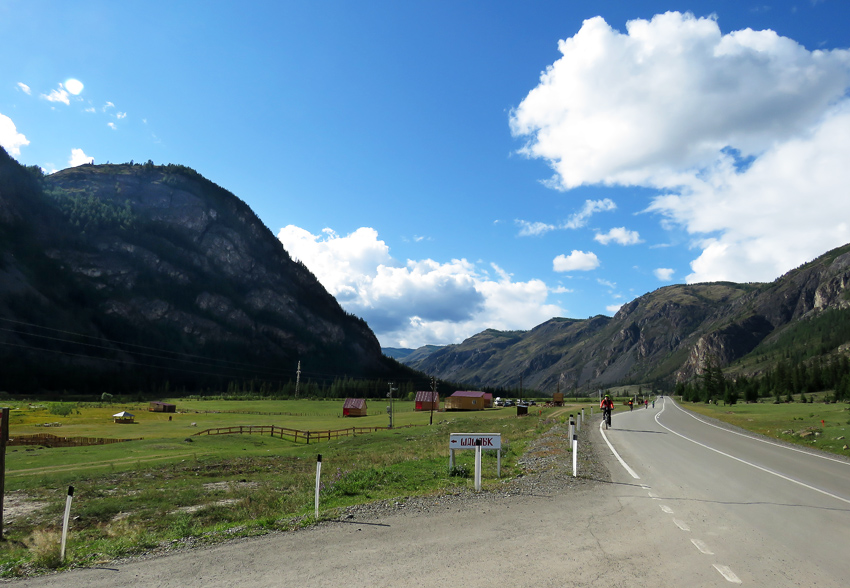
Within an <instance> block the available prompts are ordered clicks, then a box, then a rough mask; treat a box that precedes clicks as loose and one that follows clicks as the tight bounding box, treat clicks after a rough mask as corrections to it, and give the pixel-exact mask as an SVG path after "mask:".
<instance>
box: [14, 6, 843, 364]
mask: <svg viewBox="0 0 850 588" xmlns="http://www.w3.org/2000/svg"><path fill="white" fill-rule="evenodd" d="M848 23H850V3H848V2H846V1H844V0H799V1H796V2H747V1H746V0H745V1H740V0H738V1H728V2H724V1H715V2H707V1H706V2H703V1H692V2H641V1H633V2H606V1H595V2H568V1H560V2H555V1H525V2H499V1H488V2H485V1H481V2H473V1H468V2H467V1H464V2H458V1H457V0H454V1H448V2H443V1H439V0H430V1H428V2H418V1H410V2H396V1H387V2H365V1H358V2H354V1H350V2H347V1H320V2H287V1H278V2H244V3H236V2H217V1H212V0H205V1H181V2H173V1H169V2H160V1H149V2H136V3H126V2H113V1H92V0H81V1H78V2H73V3H70V2H63V1H59V0H56V1H46V0H0V38H2V39H3V40H4V47H5V50H4V51H3V52H2V54H0V82H2V83H0V144H2V145H3V146H4V147H5V148H6V149H7V151H9V152H10V153H11V154H12V155H13V156H14V157H15V158H16V159H17V160H18V161H20V162H21V163H23V164H27V165H39V166H42V167H43V168H44V169H45V170H46V171H48V172H51V171H55V170H59V169H63V168H66V167H69V166H71V165H77V164H79V163H81V162H85V161H90V160H94V162H95V163H106V162H112V163H119V162H126V161H130V160H135V161H147V160H149V159H151V160H153V161H154V162H155V163H157V164H165V163H181V164H184V165H188V166H191V167H193V168H195V169H196V170H198V171H199V172H200V173H202V174H203V175H205V176H206V177H208V178H210V179H211V180H213V181H214V182H216V183H218V184H219V185H221V186H223V187H225V188H227V189H228V190H230V191H232V192H233V193H234V194H236V195H237V196H239V197H240V198H242V199H243V200H244V201H246V202H247V203H248V204H249V205H250V206H251V207H252V208H253V209H254V210H255V211H256V212H257V214H258V215H259V217H260V218H261V219H262V220H263V222H264V223H265V224H266V225H267V226H268V228H269V229H270V230H271V231H272V232H273V233H274V234H275V235H277V236H278V237H279V238H280V240H281V241H282V242H283V244H284V246H285V247H286V248H287V250H288V251H290V253H291V254H292V255H293V256H294V257H296V258H298V259H300V260H302V261H303V262H304V263H305V264H306V265H307V266H308V267H309V268H310V269H311V270H312V271H313V272H314V273H315V274H316V276H317V277H318V278H319V279H320V281H322V283H323V284H324V285H325V286H326V287H327V288H328V290H329V291H331V293H333V294H334V295H335V296H336V297H337V299H338V300H339V301H340V303H341V304H342V305H343V306H344V307H345V308H346V309H347V310H348V311H350V312H352V313H354V314H357V315H358V316H362V317H363V318H365V319H366V320H367V322H368V323H369V324H370V326H371V327H372V329H373V330H374V331H375V333H376V334H377V335H378V338H379V339H380V341H381V343H382V345H384V346H393V347H417V346H420V345H424V344H446V343H455V342H459V341H461V340H463V339H464V338H466V337H469V336H471V335H473V334H475V333H477V332H480V331H481V330H483V329H485V328H497V329H529V328H532V327H534V326H536V325H537V324H540V323H542V322H543V321H545V320H547V319H549V318H551V317H553V316H566V317H573V318H586V317H589V316H593V315H596V314H608V315H613V314H614V313H615V312H616V311H617V309H618V308H619V307H620V306H621V305H622V304H624V303H626V302H628V301H630V300H632V299H634V298H635V297H637V296H640V295H642V294H645V293H647V292H650V291H652V290H655V289H657V288H659V287H662V286H665V285H669V284H680V283H692V282H702V281H715V280H732V281H739V282H746V281H770V280H773V279H775V278H776V277H778V276H780V275H782V274H783V273H785V272H786V271H788V270H790V269H792V268H794V267H797V266H798V265H800V264H801V263H804V262H806V261H809V260H811V259H813V258H814V257H816V256H818V255H820V254H821V253H823V252H825V251H827V250H829V249H831V248H833V247H837V246H839V245H843V244H845V243H847V242H850V226H848V222H850V198H848V197H847V196H848V188H850V166H848V165H847V162H848V161H850V102H848V88H849V87H850V52H848V47H850V27H848V26H847V24H848Z"/></svg>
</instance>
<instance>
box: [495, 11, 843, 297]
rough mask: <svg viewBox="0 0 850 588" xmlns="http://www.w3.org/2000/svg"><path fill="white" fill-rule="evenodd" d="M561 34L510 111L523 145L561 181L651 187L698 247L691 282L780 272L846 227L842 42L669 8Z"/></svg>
mask: <svg viewBox="0 0 850 588" xmlns="http://www.w3.org/2000/svg"><path fill="white" fill-rule="evenodd" d="M559 49H560V51H561V53H562V57H561V58H560V59H559V60H557V61H556V62H555V63H554V64H552V65H551V66H550V67H549V68H547V70H546V71H545V72H543V74H542V75H541V78H540V83H539V84H538V86H537V87H535V88H534V89H533V90H531V91H530V92H529V94H528V95H527V96H526V98H525V99H524V100H523V101H522V102H521V103H520V105H519V106H518V107H517V108H516V109H515V110H514V111H513V112H512V114H511V121H510V122H511V129H512V132H513V133H514V134H515V135H516V136H517V137H521V138H523V139H524V140H525V145H524V147H523V148H522V152H523V153H524V154H526V155H527V156H529V157H534V158H542V159H544V160H546V161H547V162H548V163H549V164H550V165H551V167H552V169H553V171H554V175H553V176H552V178H550V179H549V180H548V184H549V185H550V186H552V187H554V188H557V189H560V190H569V189H572V188H575V187H577V186H581V185H590V184H606V185H620V186H642V187H649V188H655V189H657V190H659V192H660V194H659V195H658V196H657V197H656V198H655V199H654V200H653V201H652V203H651V205H650V206H649V207H648V208H649V209H650V210H652V211H654V212H657V213H659V214H661V215H663V216H664V217H666V219H667V220H669V221H673V222H675V223H679V224H680V225H682V226H683V227H685V228H686V229H687V231H689V232H690V233H691V234H692V236H693V245H694V246H695V247H696V248H698V249H699V250H701V253H700V254H699V255H698V256H697V258H696V259H695V260H694V261H693V263H692V273H691V275H690V276H688V281H691V282H694V281H703V280H715V279H735V280H742V281H746V280H769V279H773V278H775V277H776V276H777V275H779V274H781V273H783V272H784V271H787V270H788V269H790V268H791V267H794V266H796V265H798V264H799V263H801V262H802V261H805V260H807V259H811V258H812V257H814V256H816V255H818V254H819V253H822V252H823V251H825V250H826V249H828V248H830V247H835V246H838V245H841V244H844V243H846V242H847V241H848V240H850V233H848V230H847V226H846V224H845V222H844V219H846V218H848V214H847V213H850V199H848V198H846V192H847V187H848V185H850V183H848V179H850V178H848V171H847V166H846V165H841V164H840V162H841V161H847V160H848V155H850V132H848V128H847V122H848V121H847V119H848V115H847V104H846V102H847V89H848V86H850V52H848V51H846V50H844V49H835V50H829V51H820V50H816V51H809V50H808V49H806V48H805V47H803V46H802V45H800V44H799V43H797V42H795V41H794V40H792V39H788V38H785V37H782V36H780V35H777V34H776V33H775V32H773V31H769V30H766V31H753V30H750V29H746V30H740V31H734V32H731V33H728V34H723V33H722V32H721V30H720V27H719V26H718V22H717V20H716V19H714V18H696V17H694V16H693V15H690V14H681V13H678V12H668V13H666V14H662V15H657V16H655V17H653V18H652V19H651V20H634V21H630V22H629V23H628V24H627V25H626V32H625V33H622V32H619V31H616V30H614V29H612V28H611V27H610V26H609V25H608V24H607V23H606V22H605V21H604V20H603V19H602V18H600V17H597V18H593V19H590V20H587V21H585V22H584V24H583V26H582V28H581V30H580V31H579V32H578V33H577V34H576V35H575V36H574V37H572V38H569V39H566V40H563V41H561V42H560V43H559Z"/></svg>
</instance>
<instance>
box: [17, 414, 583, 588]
mask: <svg viewBox="0 0 850 588" xmlns="http://www.w3.org/2000/svg"><path fill="white" fill-rule="evenodd" d="M171 402H173V403H174V404H176V405H177V411H178V412H177V414H172V415H170V416H171V417H172V418H171V420H169V418H168V417H169V415H168V414H164V413H152V412H148V410H147V405H132V406H130V405H117V404H116V405H108V406H100V405H90V406H88V405H73V406H72V407H68V406H59V405H51V404H47V405H34V404H29V403H12V409H13V410H11V413H10V434H11V436H12V437H14V436H15V435H25V434H37V433H50V434H53V435H57V436H63V437H64V436H68V437H75V436H85V437H109V438H138V437H143V438H144V439H143V440H141V441H130V442H126V443H114V444H110V445H97V446H88V447H73V448H53V449H47V448H37V447H27V446H11V447H8V448H7V454H6V506H7V509H6V513H7V514H6V525H5V536H6V537H7V538H8V539H9V540H8V541H6V542H5V543H3V544H0V575H2V576H7V577H8V576H20V575H23V574H27V573H31V572H33V571H38V570H42V569H47V568H62V567H68V566H75V565H90V564H92V563H95V562H99V561H107V560H109V559H111V558H115V557H119V556H121V555H127V554H132V553H138V552H141V551H146V550H150V549H152V548H156V547H158V546H162V545H167V544H171V543H172V542H178V543H181V542H185V541H186V540H187V538H192V539H193V540H194V541H201V542H215V541H221V540H223V539H226V538H229V537H233V536H245V535H253V534H258V533H264V532H267V531H268V530H270V529H289V528H292V527H294V526H299V525H303V524H309V523H310V522H311V521H313V520H315V515H314V491H315V478H316V460H317V455H318V454H321V455H322V458H323V470H322V491H321V514H320V518H326V517H332V516H335V513H336V512H337V511H336V510H335V509H338V508H340V507H344V506H348V505H351V504H356V503H361V502H365V501H372V500H384V499H400V500H404V499H405V498H406V497H409V496H417V495H430V494H436V493H442V492H455V491H457V490H459V489H462V488H471V487H472V484H473V480H472V479H471V472H472V471H473V458H474V452H472V451H460V452H457V454H456V467H455V470H454V471H453V472H449V470H448V454H449V449H448V439H449V434H450V433H457V432H471V433H474V432H488V433H501V434H502V440H503V441H502V444H503V448H502V478H503V479H505V478H509V477H512V476H514V475H516V474H517V473H518V472H519V470H518V469H517V466H516V461H517V458H518V457H520V456H521V455H522V454H523V452H524V451H525V448H526V446H527V444H528V442H529V440H530V439H532V438H534V437H535V436H536V435H538V434H540V433H542V432H543V431H545V430H546V429H547V428H548V427H549V426H551V424H552V423H553V422H554V420H556V419H561V420H562V419H564V418H566V416H567V414H568V413H569V412H577V411H578V410H579V408H578V407H571V406H567V407H564V408H557V409H556V408H537V407H532V408H531V410H530V413H531V414H529V415H528V416H526V417H521V418H518V417H517V416H516V409H514V408H502V409H490V410H486V411H480V412H436V413H434V424H433V426H428V422H429V419H430V413H424V412H415V411H414V410H413V403H412V402H395V403H394V407H395V415H394V424H395V427H396V428H394V429H393V430H389V431H378V432H375V433H370V434H364V435H358V436H356V437H353V436H350V437H342V438H339V439H335V440H332V441H323V442H319V443H311V444H310V445H306V444H304V443H299V444H295V443H293V442H292V441H289V440H282V439H279V438H273V437H270V436H259V435H220V436H207V435H203V436H193V434H194V433H196V432H198V431H202V430H204V429H208V428H217V427H229V426H238V425H243V426H244V425H276V426H279V427H287V428H293V429H301V430H307V429H309V430H328V429H344V428H350V427H352V426H358V427H366V426H371V427H374V426H386V425H387V424H388V422H389V419H388V416H387V414H386V412H385V407H386V402H380V401H379V402H374V401H373V402H370V403H369V406H370V411H369V412H370V416H368V417H360V418H342V417H341V413H342V401H336V402H333V401H307V400H299V401H293V400H287V401H191V400H182V399H175V400H172V401H171ZM585 406H588V405H585ZM68 408H71V410H70V414H67V415H66V416H60V415H59V414H56V413H62V412H68V410H67V409H68ZM121 410H127V411H129V412H132V413H133V414H135V415H136V421H137V423H136V424H116V423H114V422H112V415H113V414H114V413H116V412H119V411H121ZM234 411H239V412H234ZM373 411H374V412H375V413H377V414H374V415H372V414H371V413H372V412H373ZM250 412H253V413H257V414H245V413H250ZM259 413H286V414H277V415H271V414H259ZM45 423H60V424H61V426H51V427H43V426H39V425H43V424H45ZM406 425H419V426H412V427H405V426H406ZM496 463H497V460H496V455H495V453H494V452H485V453H484V460H483V477H484V487H485V489H486V488H492V487H495V486H497V485H498V484H500V483H501V481H500V480H498V479H496ZM69 485H73V486H74V487H75V490H76V491H75V495H74V502H73V509H72V520H73V521H74V522H73V525H72V529H71V533H70V535H69V539H68V551H67V556H66V562H65V563H64V564H61V563H60V562H59V560H58V545H59V540H58V534H59V530H60V522H61V518H62V510H63V509H64V504H65V496H66V491H67V487H68V486H69ZM27 507H29V508H27ZM13 513H18V514H13Z"/></svg>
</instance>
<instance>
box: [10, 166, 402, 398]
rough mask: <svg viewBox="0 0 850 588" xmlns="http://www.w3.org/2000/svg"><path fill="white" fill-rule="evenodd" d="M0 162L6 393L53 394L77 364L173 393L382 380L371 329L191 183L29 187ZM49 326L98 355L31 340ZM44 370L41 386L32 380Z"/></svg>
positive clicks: (70, 175)
mask: <svg viewBox="0 0 850 588" xmlns="http://www.w3.org/2000/svg"><path fill="white" fill-rule="evenodd" d="M2 155H5V153H4V154H2ZM2 159H3V160H2V161H0V171H2V173H0V181H2V179H3V177H6V178H14V179H15V181H14V182H9V181H7V182H6V183H0V243H2V244H3V259H2V263H0V318H2V319H3V322H4V324H3V325H0V327H2V326H6V327H9V326H11V325H15V326H14V328H13V329H7V330H6V331H5V332H4V331H0V343H4V344H5V346H4V347H2V348H0V352H3V353H4V355H6V357H7V358H9V357H10V356H12V357H15V358H17V360H18V361H19V362H20V364H21V366H22V368H21V369H20V370H17V372H16V374H14V375H11V376H10V375H8V374H7V377H6V379H5V383H6V388H9V387H14V386H15V385H18V386H23V387H27V386H36V387H46V388H53V387H55V386H56V385H57V384H56V381H57V380H58V379H61V377H62V376H63V375H64V376H66V377H68V376H69V374H70V373H72V372H74V370H75V368H79V367H80V366H82V365H84V366H87V367H86V369H89V368H90V367H91V366H92V365H96V366H98V367H97V369H100V370H103V371H104V373H109V374H112V376H115V377H113V378H112V379H113V380H115V379H116V377H117V378H120V377H121V374H125V375H126V372H127V370H128V369H130V370H135V371H134V374H135V375H134V376H133V378H131V379H133V380H135V379H136V378H141V379H142V380H144V379H145V378H146V377H148V375H150V376H151V377H154V378H168V379H169V380H170V381H171V382H172V383H173V382H174V381H180V382H182V383H183V384H184V385H186V386H191V385H195V384H197V382H198V381H199V380H203V381H204V382H206V383H207V385H209V384H212V383H215V384H217V385H221V383H222V382H225V381H228V380H229V379H244V378H256V379H258V380H268V379H276V380H284V381H285V380H287V379H289V378H293V379H294V376H295V367H296V364H297V361H298V360H301V361H302V362H303V363H304V364H305V365H306V366H310V367H309V369H310V371H311V372H320V373H322V374H323V375H325V374H327V375H328V376H330V377H333V375H345V374H347V375H353V376H370V377H379V376H382V375H385V374H387V373H388V370H390V369H392V367H391V366H390V364H389V363H388V362H387V360H386V358H384V357H383V355H382V354H381V351H380V346H379V344H378V341H377V339H376V338H375V336H374V334H373V333H372V331H371V330H370V329H369V328H368V326H367V325H366V324H365V323H364V322H363V321H362V320H360V319H357V318H356V317H353V316H350V315H348V314H346V313H345V312H344V311H343V310H342V309H341V308H340V306H339V304H338V303H337V302H336V300H335V299H334V298H333V297H332V296H331V295H330V294H328V293H327V291H326V290H325V289H324V288H323V287H322V286H321V285H320V284H319V283H318V281H317V280H316V279H315V277H314V276H313V275H312V274H311V273H310V272H309V271H308V270H307V269H306V268H305V267H304V266H303V265H301V264H300V263H297V262H294V261H293V260H291V259H290V257H289V256H288V254H287V253H286V251H285V250H284V249H283V247H282V246H281V244H280V242H279V241H278V240H277V239H276V238H275V237H274V235H273V234H272V233H271V231H269V230H268V229H267V228H266V227H265V226H264V225H263V224H262V222H260V220H259V219H258V218H257V217H256V215H254V213H253V212H252V211H251V210H250V208H249V207H248V206H247V205H246V204H245V203H244V202H242V201H241V200H239V199H238V198H237V197H235V196H234V195H233V194H231V193H229V192H227V191H226V190H224V189H222V188H220V187H218V186H216V185H215V184H213V183H212V182H209V181H208V180H206V179H204V178H203V177H201V176H200V175H198V174H197V173H195V172H194V171H193V170H190V169H188V168H185V167H182V166H154V165H153V164H150V163H149V164H147V165H104V166H92V165H87V166H81V167H77V168H71V169H68V170H64V171H61V172H57V173H55V174H53V175H50V176H47V177H44V178H43V179H41V180H40V181H32V176H33V174H32V173H31V170H30V172H27V171H26V170H23V169H22V168H20V166H18V165H17V164H16V163H15V162H14V161H13V160H10V159H9V158H8V157H5V158H2ZM3 174H5V176H4V175H3ZM36 180H38V178H36ZM62 323H64V324H66V325H71V326H72V328H67V329H63V330H64V331H68V332H72V333H76V334H77V335H79V336H86V337H91V338H94V340H97V341H99V342H98V343H97V345H98V347H97V349H91V348H90V349H88V350H85V349H83V348H81V347H80V346H79V344H77V345H76V346H74V345H71V344H66V343H63V342H61V341H59V340H58V339H61V337H56V338H55V339H57V340H53V341H52V342H51V341H49V340H47V339H45V338H43V337H42V338H41V339H39V338H38V335H37V334H36V335H34V333H36V332H44V331H43V330H42V331H38V329H44V328H48V329H50V328H57V325H59V324H62ZM27 325H35V327H30V326H27ZM77 335H75V336H77ZM45 344H46V347H45ZM134 344H138V345H140V346H144V347H149V348H150V349H151V350H152V351H151V352H150V353H148V354H147V355H148V357H145V355H144V354H142V353H139V349H138V348H135V347H132V345H134ZM47 348H50V349H49V351H46V349H47ZM46 353H49V355H50V358H49V359H45V357H46V356H45V354H46ZM189 356H197V358H196V360H191V361H189V360H187V358H188V357H189ZM166 358H171V359H170V360H169V361H170V362H171V363H172V365H168V364H169V361H166ZM44 361H47V363H48V364H49V365H51V366H54V367H55V368H56V369H55V370H53V369H48V370H47V371H49V372H56V373H52V374H51V377H50V378H48V379H47V380H49V381H47V380H45V379H44V378H38V377H35V375H36V373H34V372H33V365H35V364H37V363H40V362H44ZM116 362H118V365H116ZM174 362H177V363H174ZM198 362H199V363H198ZM23 366H27V367H23ZM148 368H149V369H150V372H149V373H148V374H147V375H143V374H141V373H142V372H145V371H146V370H148ZM252 372H254V373H252ZM79 375H80V374H78V373H77V374H76V376H74V377H77V376H79ZM36 381H37V383H36ZM0 386H2V384H0ZM67 387H71V386H67ZM2 389H3V387H0V390H2Z"/></svg>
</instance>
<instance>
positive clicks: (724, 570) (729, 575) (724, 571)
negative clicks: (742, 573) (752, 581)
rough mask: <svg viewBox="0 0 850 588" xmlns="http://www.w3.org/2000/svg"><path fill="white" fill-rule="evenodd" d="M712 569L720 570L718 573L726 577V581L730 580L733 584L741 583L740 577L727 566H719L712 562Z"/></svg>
mask: <svg viewBox="0 0 850 588" xmlns="http://www.w3.org/2000/svg"><path fill="white" fill-rule="evenodd" d="M714 569H715V570H717V571H718V572H720V575H722V576H723V577H724V578H726V581H728V582H732V583H733V584H741V578H739V577H738V576H736V575H735V572H733V571H732V569H731V568H730V567H729V566H719V565H717V564H714Z"/></svg>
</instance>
